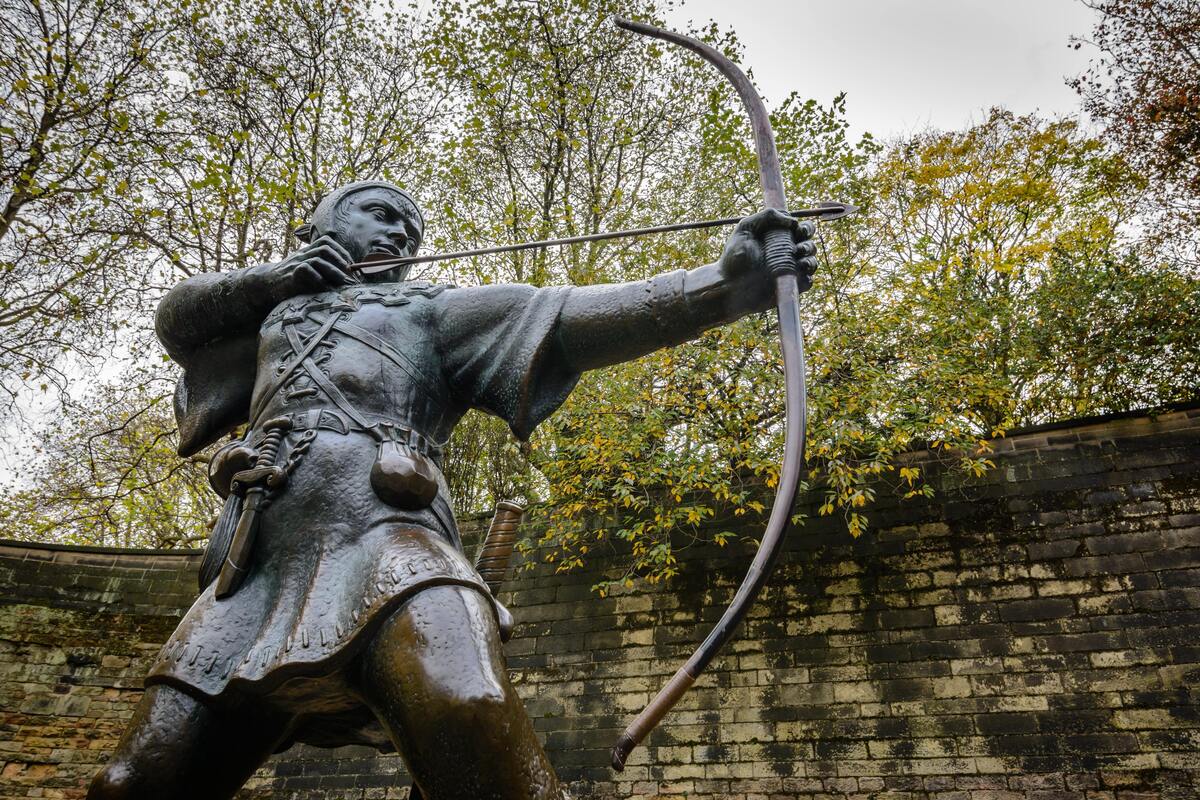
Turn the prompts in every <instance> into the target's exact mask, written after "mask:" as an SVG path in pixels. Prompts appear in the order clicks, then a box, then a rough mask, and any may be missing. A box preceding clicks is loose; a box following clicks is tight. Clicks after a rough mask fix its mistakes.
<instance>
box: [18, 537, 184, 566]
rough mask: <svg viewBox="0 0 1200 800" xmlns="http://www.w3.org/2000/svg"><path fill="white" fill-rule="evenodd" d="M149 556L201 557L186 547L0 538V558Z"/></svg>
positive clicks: (107, 560)
mask: <svg viewBox="0 0 1200 800" xmlns="http://www.w3.org/2000/svg"><path fill="white" fill-rule="evenodd" d="M147 556H149V557H152V558H154V559H156V560H157V559H171V560H179V561H185V562H190V561H199V560H200V559H201V558H203V557H204V551H203V550H201V549H196V548H188V549H183V548H180V549H177V550H168V549H156V548H149V547H96V546H93V545H79V544H58V543H54V542H21V541H16V540H13V539H0V558H8V559H14V560H18V561H23V560H35V561H53V562H56V563H73V562H78V561H80V560H86V561H87V562H88V563H93V564H114V565H115V564H116V563H117V562H118V561H120V560H122V559H125V558H131V559H136V558H142V557H147Z"/></svg>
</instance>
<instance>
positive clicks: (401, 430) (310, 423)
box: [279, 408, 445, 463]
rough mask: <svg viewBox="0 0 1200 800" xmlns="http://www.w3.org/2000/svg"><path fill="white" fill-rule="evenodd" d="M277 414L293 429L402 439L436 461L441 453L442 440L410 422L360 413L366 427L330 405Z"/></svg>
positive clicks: (391, 439) (442, 451)
mask: <svg viewBox="0 0 1200 800" xmlns="http://www.w3.org/2000/svg"><path fill="white" fill-rule="evenodd" d="M279 416H282V417H287V418H288V419H290V420H291V422H292V430H293V431H306V430H327V431H336V432H338V433H341V434H343V435H345V434H348V433H351V432H355V433H367V434H370V435H371V436H373V437H375V438H376V439H377V440H380V439H381V440H383V441H394V442H402V443H404V444H407V445H408V446H409V447H411V448H413V449H414V450H416V451H417V452H418V453H420V454H421V455H423V456H426V457H427V458H431V459H433V460H434V461H436V462H438V463H440V462H441V460H442V455H443V453H444V452H445V445H444V444H443V443H439V442H435V441H434V440H433V439H432V438H430V437H429V436H426V435H425V434H423V433H421V432H420V431H418V430H417V429H416V428H413V427H412V426H411V425H409V424H407V423H404V422H400V421H398V420H393V419H388V418H387V417H374V416H370V415H364V416H363V418H364V420H365V421H367V422H370V423H372V425H371V427H370V428H364V427H363V426H362V425H360V424H358V423H357V422H355V421H354V420H352V419H350V418H349V417H347V416H346V415H345V414H343V413H341V412H340V411H337V410H335V409H331V408H311V409H308V410H307V411H293V412H291V413H289V414H281V415H279Z"/></svg>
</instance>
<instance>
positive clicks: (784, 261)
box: [763, 228, 800, 278]
mask: <svg viewBox="0 0 1200 800" xmlns="http://www.w3.org/2000/svg"><path fill="white" fill-rule="evenodd" d="M763 254H764V255H765V256H766V261H767V269H769V270H771V275H772V276H773V277H775V278H779V277H781V276H783V275H799V273H800V270H799V268H798V267H797V266H796V240H795V239H794V238H792V231H791V229H790V228H773V229H771V230H769V231H767V233H766V236H764V237H763Z"/></svg>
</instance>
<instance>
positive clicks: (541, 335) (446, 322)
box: [437, 284, 579, 441]
mask: <svg viewBox="0 0 1200 800" xmlns="http://www.w3.org/2000/svg"><path fill="white" fill-rule="evenodd" d="M570 292H571V288H570V287H563V286H554V287H546V288H541V289H537V288H534V287H532V286H525V285H519V284H506V285H497V286H477V287H470V288H463V289H455V290H453V291H450V292H445V293H443V294H442V295H441V297H440V298H439V299H442V300H443V303H442V306H441V309H440V311H439V314H438V318H437V328H438V342H439V345H440V348H441V355H442V360H443V365H444V367H443V368H444V369H445V373H446V381H447V383H448V384H449V385H450V387H451V390H452V391H453V392H454V393H455V395H456V397H457V398H458V399H459V400H460V401H461V402H462V403H464V404H465V405H468V406H471V407H473V408H479V409H482V410H484V411H487V412H489V413H491V414H494V415H496V416H497V417H499V418H500V419H502V420H504V421H505V422H507V423H508V426H509V428H511V429H512V432H513V434H514V435H515V436H516V437H517V438H518V439H520V440H522V441H524V440H526V439H528V438H529V436H530V435H531V434H532V433H533V431H534V429H535V428H536V427H537V426H538V425H539V424H541V423H542V422H543V421H544V420H545V419H546V418H547V417H549V416H550V415H551V414H553V413H554V411H555V410H556V409H557V408H558V407H559V406H560V405H562V403H563V401H564V400H566V399H567V395H569V394H570V393H571V390H572V389H574V388H575V384H576V383H577V382H578V381H579V371H578V370H576V369H575V368H573V367H572V366H571V365H570V363H569V361H568V360H567V358H566V357H565V355H564V353H563V351H562V347H561V342H560V339H559V335H558V334H559V330H558V328H559V322H560V318H561V315H562V310H563V306H564V304H565V303H566V301H567V298H568V297H569V296H570Z"/></svg>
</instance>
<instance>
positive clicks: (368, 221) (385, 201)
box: [333, 189, 421, 280]
mask: <svg viewBox="0 0 1200 800" xmlns="http://www.w3.org/2000/svg"><path fill="white" fill-rule="evenodd" d="M336 216H337V223H338V224H337V227H338V230H336V231H334V234H333V235H334V237H335V238H336V239H337V240H338V242H339V243H341V245H342V246H343V247H345V248H346V250H348V251H349V253H350V256H351V257H352V258H353V259H354V260H355V261H362V260H364V259H366V258H367V257H368V256H371V255H389V256H411V255H413V254H415V253H416V252H417V248H418V247H420V246H421V223H420V221H419V220H418V218H417V215H416V214H415V213H414V212H413V210H412V209H411V208H410V207H409V205H408V204H407V203H405V202H403V201H402V200H401V198H400V197H399V196H398V195H396V194H395V193H394V192H389V191H388V190H386V189H364V190H362V191H360V192H355V193H354V194H351V195H349V196H348V197H346V198H345V199H344V200H343V201H342V203H341V207H339V208H338V210H337V215H336ZM405 271H407V270H405ZM394 272H395V271H394V270H392V271H389V272H385V273H379V276H378V279H383V280H389V279H390V280H395V279H396V275H394V274H393V273H394ZM372 277H376V276H372Z"/></svg>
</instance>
